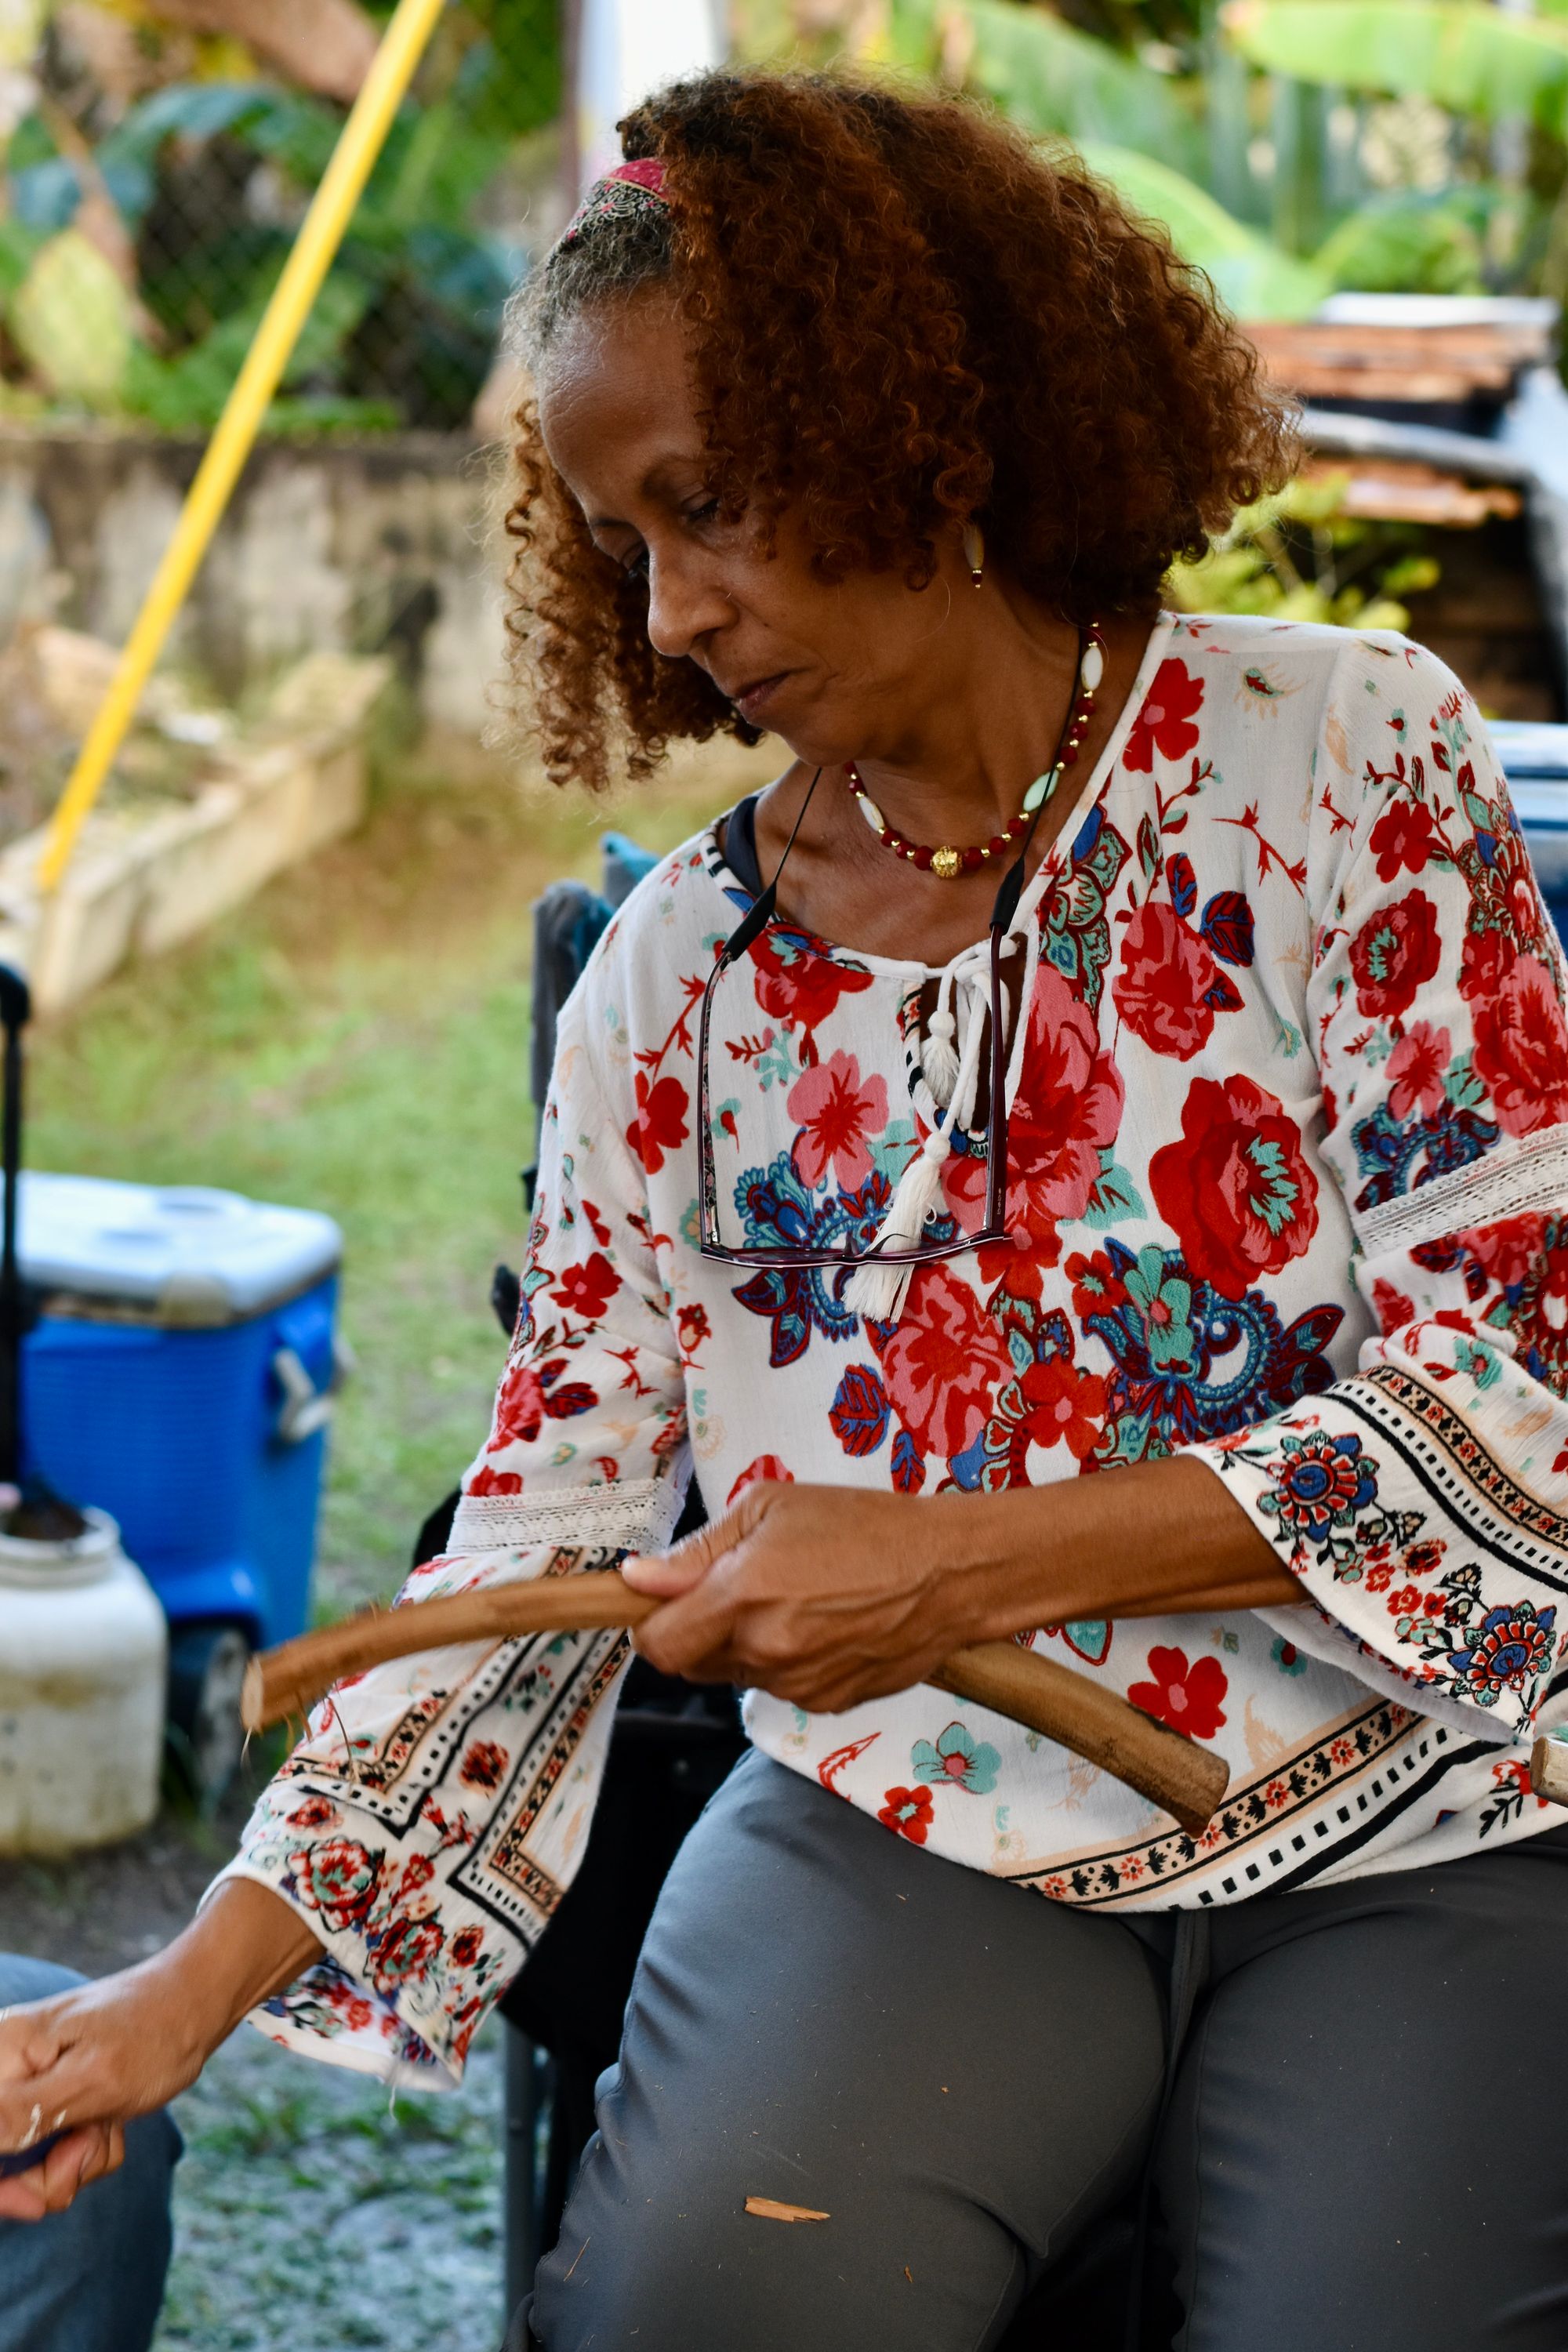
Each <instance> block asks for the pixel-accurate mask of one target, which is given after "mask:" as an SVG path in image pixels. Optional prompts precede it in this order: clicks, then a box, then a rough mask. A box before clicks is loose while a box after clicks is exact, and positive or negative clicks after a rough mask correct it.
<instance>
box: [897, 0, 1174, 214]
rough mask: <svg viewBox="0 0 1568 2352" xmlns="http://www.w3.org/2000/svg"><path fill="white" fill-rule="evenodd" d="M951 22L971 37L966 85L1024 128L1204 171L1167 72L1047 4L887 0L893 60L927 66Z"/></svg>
mask: <svg viewBox="0 0 1568 2352" xmlns="http://www.w3.org/2000/svg"><path fill="white" fill-rule="evenodd" d="M955 20H957V21H958V22H960V23H964V24H967V26H968V27H969V30H970V32H971V33H972V34H973V48H972V49H971V51H970V55H969V59H968V68H967V78H968V80H969V83H970V86H971V87H972V88H973V89H977V90H982V91H984V94H985V96H986V97H987V98H989V99H992V100H994V102H995V103H996V105H998V106H999V107H1000V108H1001V110H1002V111H1003V113H1004V114H1005V115H1007V116H1008V117H1009V118H1010V119H1011V120H1012V121H1015V122H1016V123H1019V124H1021V125H1022V127H1023V128H1024V129H1025V130H1026V131H1034V132H1035V133H1037V135H1044V134H1047V133H1049V132H1052V131H1055V132H1058V133H1060V134H1061V135H1062V136H1064V137H1066V138H1068V139H1073V140H1084V139H1098V140H1104V141H1107V142H1110V143H1112V144H1114V145H1116V146H1119V147H1131V148H1141V149H1142V150H1143V151H1145V152H1152V153H1157V154H1161V155H1165V156H1168V157H1170V158H1171V159H1172V161H1173V163H1176V164H1177V165H1178V166H1180V167H1182V168H1184V169H1186V170H1189V171H1193V172H1199V171H1201V170H1202V169H1203V160H1204V158H1203V137H1202V132H1201V131H1200V128H1199V126H1198V123H1197V121H1196V119H1195V117H1194V114H1193V113H1192V112H1191V111H1190V110H1188V108H1187V107H1186V106H1184V103H1183V101H1182V99H1181V97H1180V95H1179V92H1178V90H1177V89H1176V87H1175V86H1174V85H1173V82H1172V80H1171V79H1170V77H1169V76H1168V75H1165V74H1158V73H1155V72H1153V71H1152V69H1151V68H1149V67H1148V66H1145V65H1142V64H1140V62H1139V61H1138V59H1137V58H1130V57H1127V56H1125V55H1124V54H1123V53H1122V52H1121V50H1119V49H1115V48H1112V47H1111V46H1110V43H1109V42H1108V41H1098V40H1095V39H1094V38H1093V37H1091V36H1090V35H1089V34H1088V33H1080V32H1079V31H1078V30H1077V29H1076V27H1074V26H1071V25H1068V24H1065V23H1064V22H1063V21H1062V19H1061V18H1060V17H1059V16H1052V15H1051V14H1050V13H1049V12H1048V11H1047V9H1044V8H1032V7H1018V6H1016V5H1012V0H960V5H944V0H893V7H892V16H891V35H892V47H893V53H894V56H895V58H896V59H897V60H898V62H900V64H904V65H910V66H917V67H920V68H926V69H929V68H931V66H932V65H933V64H934V63H935V61H936V58H937V56H938V53H939V51H940V49H941V47H942V43H943V39H944V37H946V38H947V39H948V40H949V41H951V38H952V30H953V26H954V23H955Z"/></svg>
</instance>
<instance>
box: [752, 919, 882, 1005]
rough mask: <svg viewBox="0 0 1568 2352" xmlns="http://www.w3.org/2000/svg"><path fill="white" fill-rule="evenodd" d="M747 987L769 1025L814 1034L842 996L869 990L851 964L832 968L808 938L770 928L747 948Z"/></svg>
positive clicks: (823, 952) (868, 979) (822, 950)
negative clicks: (787, 1024) (784, 1025)
mask: <svg viewBox="0 0 1568 2352" xmlns="http://www.w3.org/2000/svg"><path fill="white" fill-rule="evenodd" d="M751 955H752V986H753V988H754V989H755V992H756V998H757V1003H758V1006H759V1008H760V1010H761V1011H763V1013H768V1014H769V1015H770V1016H771V1017H772V1018H773V1020H774V1021H788V1022H792V1023H794V1024H795V1026H796V1027H798V1028H801V1029H806V1030H811V1029H815V1028H816V1025H817V1024H818V1022H820V1021H826V1019H827V1018H828V1016H829V1015H830V1014H831V1013H832V1012H833V1011H834V1009H835V1007H836V1006H837V1003H838V1000H839V998H840V997H841V996H854V995H857V994H858V992H859V991H860V990H861V989H863V988H869V987H870V985H871V975H870V973H869V972H868V971H858V970H857V969H856V967H855V966H854V965H853V964H843V963H836V962H835V961H834V960H833V958H832V956H830V955H829V954H828V952H827V950H826V948H825V947H824V946H823V945H822V943H821V942H820V941H819V940H813V939H812V937H811V935H810V934H809V932H806V931H797V930H794V929H790V928H789V927H788V926H780V925H778V924H773V923H770V924H769V926H768V928H767V929H766V930H764V931H763V933H762V934H761V935H760V937H759V938H757V939H756V940H753V942H752V950H751Z"/></svg>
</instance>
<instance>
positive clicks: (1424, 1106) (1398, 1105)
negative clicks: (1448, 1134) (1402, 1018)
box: [1388, 1021, 1453, 1118]
mask: <svg viewBox="0 0 1568 2352" xmlns="http://www.w3.org/2000/svg"><path fill="white" fill-rule="evenodd" d="M1452 1055H1453V1042H1452V1040H1451V1039H1450V1037H1449V1035H1448V1033H1447V1030H1446V1029H1434V1028H1433V1026H1432V1024H1431V1023H1430V1022H1429V1021H1417V1022H1415V1023H1414V1024H1412V1025H1411V1027H1410V1028H1408V1029H1407V1030H1406V1031H1405V1034H1404V1036H1403V1037H1402V1038H1401V1039H1400V1041H1399V1043H1398V1045H1395V1047H1394V1051H1393V1053H1392V1054H1390V1055H1389V1057H1388V1076H1389V1088H1388V1108H1389V1112H1390V1115H1391V1116H1392V1117H1393V1118H1409V1117H1410V1114H1411V1112H1412V1111H1419V1112H1420V1114H1421V1116H1422V1118H1431V1117H1432V1115H1433V1113H1434V1112H1435V1111H1439V1110H1441V1109H1442V1108H1443V1080H1444V1077H1445V1076H1446V1075H1447V1068H1448V1063H1449V1061H1450V1059H1451V1057H1452Z"/></svg>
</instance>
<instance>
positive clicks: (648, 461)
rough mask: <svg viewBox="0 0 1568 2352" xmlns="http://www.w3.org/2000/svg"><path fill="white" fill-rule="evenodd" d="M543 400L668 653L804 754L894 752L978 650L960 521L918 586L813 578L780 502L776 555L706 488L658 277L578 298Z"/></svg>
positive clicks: (560, 444)
mask: <svg viewBox="0 0 1568 2352" xmlns="http://www.w3.org/2000/svg"><path fill="white" fill-rule="evenodd" d="M539 402H540V423H541V428H542V433H543V436H544V445H545V447H546V449H547V450H548V452H549V454H550V457H551V460H552V463H553V464H554V465H555V467H557V469H558V470H559V472H560V474H561V476H562V478H563V480H564V481H565V482H566V484H567V486H568V488H570V489H571V491H572V493H573V495H574V497H575V498H576V499H577V500H578V503H579V504H580V506H581V507H582V509H583V512H584V516H585V518H586V520H587V523H588V527H589V529H590V530H591V531H592V533H593V536H594V539H595V543H596V544H597V545H598V546H599V547H601V548H603V550H604V551H605V553H606V554H607V555H609V556H612V557H613V558H614V559H615V561H616V562H617V563H620V564H624V565H625V566H626V569H627V570H628V571H631V572H639V573H643V574H645V575H646V577H647V591H648V607H647V632H648V636H649V638H650V639H651V641H652V643H653V645H654V646H655V647H656V649H657V650H658V652H659V653H661V654H664V655H667V656H669V657H670V658H671V659H679V658H682V657H684V658H687V659H689V660H691V661H694V662H696V663H698V664H699V666H700V667H701V668H703V669H705V670H706V671H707V672H708V674H709V676H710V677H711V678H712V679H713V680H714V682H715V684H716V685H717V686H718V688H719V689H720V691H721V693H722V694H724V695H725V696H727V697H728V698H729V699H730V700H731V702H733V703H734V705H735V707H736V709H738V710H739V711H740V713H741V714H742V717H743V718H745V719H749V720H750V721H751V722H752V725H753V726H756V727H761V728H765V729H769V730H772V731H773V732H774V733H776V734H779V735H782V736H783V737H784V740H785V741H786V742H787V743H788V744H789V745H790V747H791V749H792V750H793V751H795V752H796V754H797V755H798V756H799V757H800V758H801V759H802V760H805V761H807V762H809V763H810V764H813V765H817V764H820V765H822V766H830V765H833V764H836V763H837V762H839V761H845V760H852V759H868V758H874V757H881V758H885V759H886V758H896V756H897V752H898V748H899V745H900V741H902V740H904V739H905V738H906V737H907V736H908V735H909V734H910V731H911V730H912V729H914V728H917V727H918V725H919V714H920V712H921V709H923V708H925V707H926V706H928V705H929V703H930V702H931V699H932V698H934V697H937V696H940V695H941V694H942V693H943V692H944V691H946V690H947V687H948V684H949V681H950V675H951V674H956V672H957V671H958V670H959V669H961V668H962V666H963V663H964V662H965V661H966V659H967V658H968V645H967V640H968V637H969V635H970V634H971V631H970V628H969V627H967V626H965V625H964V623H965V622H967V621H968V618H969V615H968V611H967V607H966V606H965V604H964V603H963V597H962V596H961V595H960V594H958V593H957V591H956V588H955V583H961V584H962V587H963V590H964V591H965V592H967V591H968V589H969V579H968V573H967V572H966V571H965V569H964V568H963V562H962V557H961V553H960V551H959V549H958V546H957V543H956V536H955V541H954V544H953V546H952V548H951V549H944V550H943V551H942V559H941V562H940V564H939V569H938V572H937V576H936V578H935V579H934V580H933V581H932V583H931V586H930V587H929V588H927V589H925V590H923V591H920V592H916V591H913V590H911V589H910V588H909V587H908V586H907V585H906V584H905V583H904V581H903V578H902V576H901V574H900V573H899V572H896V571H890V572H867V571H858V572H852V573H850V575H849V576H848V577H847V579H845V580H843V581H841V582H837V583H829V582H826V581H824V580H822V579H820V578H819V577H818V576H817V574H816V572H814V570H813V569H812V566H811V562H810V560H809V555H808V552H807V551H806V549H805V546H804V545H803V544H802V541H801V539H800V536H799V534H798V532H796V531H794V530H792V529H791V527H790V521H789V518H788V516H787V515H786V516H785V517H784V520H783V522H782V523H781V526H780V529H779V532H778V541H777V551H776V553H775V554H774V555H773V556H772V557H767V556H763V555H762V554H760V553H759V552H758V551H757V550H756V548H755V546H754V545H753V544H752V535H751V532H750V530H749V529H748V526H747V524H746V522H745V521H744V520H741V521H740V522H737V523H726V522H723V521H721V520H720V517H719V514H718V511H717V507H716V503H715V501H714V500H713V499H711V498H710V496H709V494H708V491H707V489H706V488H705V487H704V471H705V467H704V452H703V440H702V428H701V425H700V423H699V421H698V415H697V408H696V397H695V392H694V387H693V383H692V378H691V373H690V369H689V363H688V344H687V337H686V331H685V329H684V327H683V325H682V323H681V321H680V319H679V314H678V313H677V312H676V310H674V308H673V306H672V304H671V303H670V302H669V300H668V298H667V297H665V296H664V295H663V294H661V293H658V292H656V291H650V292H648V293H645V294H640V295H637V296H635V297H633V298H632V299H630V300H628V301H626V302H621V303H614V304H608V303H607V304H604V305H601V306H599V307H597V308H596V309H595V310H592V311H589V312H584V313H582V314H580V315H579V316H578V318H577V319H575V320H574V321H573V322H572V324H571V325H570V327H569V328H568V329H567V330H566V331H565V332H564V334H563V336H562V337H561V339H560V341H558V342H557V343H556V344H555V345H554V346H553V347H552V351H551V352H550V354H549V358H548V360H547V362H546V363H545V366H544V368H543V370H542V373H541V380H540V385H539Z"/></svg>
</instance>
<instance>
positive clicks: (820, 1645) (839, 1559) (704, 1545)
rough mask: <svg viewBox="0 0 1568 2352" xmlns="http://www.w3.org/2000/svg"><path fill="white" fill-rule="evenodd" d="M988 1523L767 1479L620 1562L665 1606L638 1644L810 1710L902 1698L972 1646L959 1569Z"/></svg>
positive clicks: (680, 1664) (696, 1674) (677, 1666)
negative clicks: (657, 1547)
mask: <svg viewBox="0 0 1568 2352" xmlns="http://www.w3.org/2000/svg"><path fill="white" fill-rule="evenodd" d="M965 1499H967V1500H969V1501H970V1502H971V1503H973V1497H968V1498H965ZM982 1516H983V1515H981V1514H976V1513H974V1512H973V1510H971V1511H969V1512H962V1511H960V1512H957V1513H955V1511H954V1509H953V1507H952V1505H951V1504H949V1503H948V1502H946V1501H945V1500H944V1499H942V1498H937V1499H934V1500H931V1501H923V1502H921V1501H912V1500H906V1499H905V1498H904V1497H902V1496H897V1495H879V1494H875V1493H868V1492H865V1491H863V1490H860V1489H858V1488H855V1487H852V1486H793V1485H792V1486H784V1485H777V1486H775V1485H772V1484H769V1483H766V1482H759V1483H758V1484H757V1485H755V1486H748V1487H747V1488H746V1489H745V1491H744V1493H743V1494H742V1496H740V1497H739V1499H738V1500H737V1501H736V1502H735V1503H734V1504H732V1505H731V1508H730V1509H729V1510H727V1511H726V1512H725V1513H724V1515H723V1517H722V1518H719V1519H714V1520H712V1521H711V1522H710V1524H709V1525H708V1526H707V1527H703V1528H699V1529H698V1530H697V1533H696V1534H695V1535H691V1536H688V1537H687V1538H686V1539H685V1541H684V1542H683V1543H679V1544H677V1545H676V1546H675V1547H674V1549H672V1550H670V1551H668V1552H665V1553H663V1554H662V1555H660V1556H658V1558H650V1559H628V1560H626V1562H624V1564H623V1572H624V1574H625V1576H626V1581H627V1583H628V1584H630V1585H632V1586H633V1587H634V1588H635V1590H636V1591H638V1592H648V1593H655V1594H658V1596H660V1597H661V1598H663V1599H665V1600H666V1601H667V1606H666V1607H664V1608H662V1609H660V1610H658V1612H656V1613H655V1614H654V1615H653V1616H652V1617H649V1618H647V1620H646V1621H645V1622H644V1623H643V1624H642V1625H641V1626H640V1627H639V1628H638V1629H637V1636H636V1639H637V1648H638V1649H639V1650H640V1651H641V1652H642V1654H643V1655H644V1656H645V1657H647V1659H648V1660H649V1662H650V1663H651V1664H654V1665H656V1666H658V1668H659V1669H660V1671H661V1672H663V1673H665V1674H671V1675H686V1676H687V1677H688V1679H689V1680H690V1681H692V1682H732V1683H740V1684H742V1685H747V1686H750V1685H757V1686H758V1687H760V1688H762V1689H763V1690H769V1691H772V1692H773V1695H774V1696H775V1697H778V1698H784V1699H790V1700H793V1701H794V1703H795V1705H796V1706H803V1707H806V1708H808V1709H809V1710H810V1711H811V1712H813V1713H814V1714H815V1713H823V1714H836V1713H837V1712H839V1711H840V1710H842V1709H843V1708H845V1707H847V1706H857V1705H858V1703H859V1701H860V1700H862V1699H868V1698H880V1697H882V1696H884V1695H885V1694H886V1693H887V1692H889V1691H897V1690H905V1689H907V1688H908V1687H909V1685H910V1684H911V1683H918V1682H921V1681H922V1680H923V1679H924V1677H925V1676H926V1675H928V1674H929V1673H930V1672H931V1669H932V1668H933V1667H934V1666H936V1665H938V1664H940V1663H941V1661H942V1659H943V1658H945V1657H946V1656H947V1655H948V1654H949V1652H950V1651H952V1650H953V1649H955V1648H957V1647H958V1646H959V1645H960V1644H961V1643H963V1642H965V1641H973V1640H974V1639H975V1638H976V1633H975V1631H974V1629H973V1625H972V1624H966V1622H965V1617H966V1611H965V1608H964V1594H963V1566H962V1565H961V1564H960V1563H962V1562H963V1559H964V1554H965V1549H966V1548H967V1547H966V1539H972V1538H973V1536H974V1535H975V1534H977V1533H978V1532H979V1528H978V1527H977V1526H976V1524H975V1522H976V1521H977V1520H978V1519H979V1518H980V1517H982Z"/></svg>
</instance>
